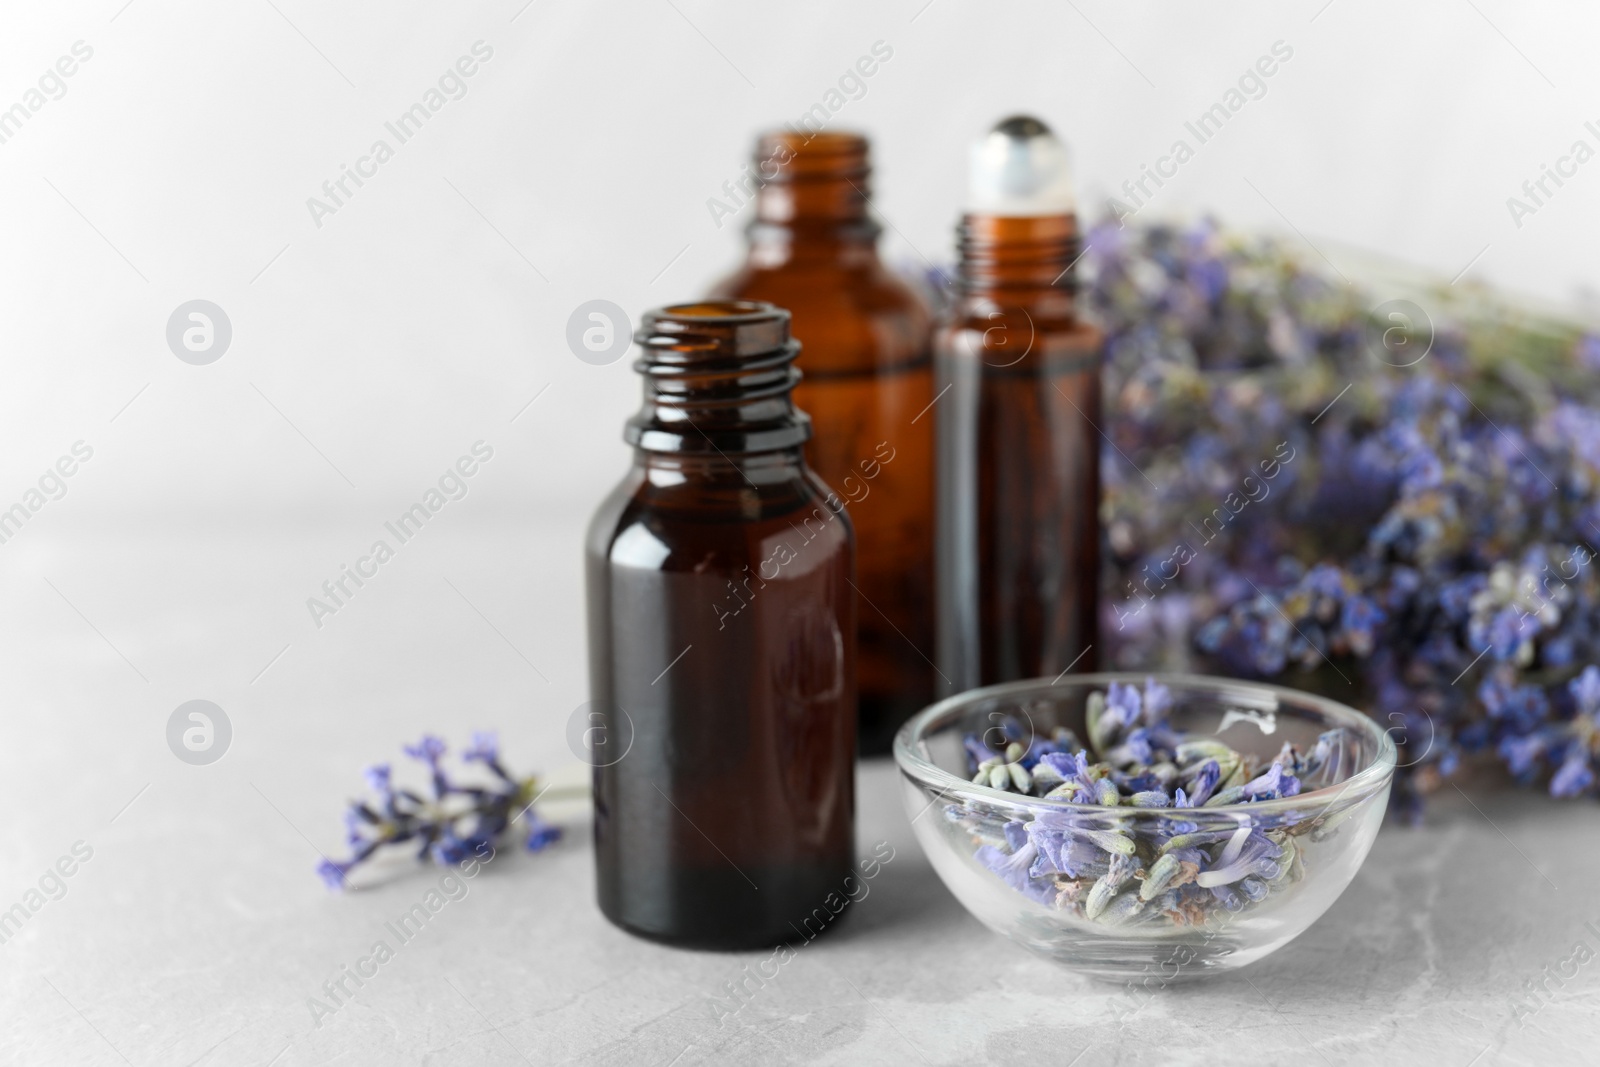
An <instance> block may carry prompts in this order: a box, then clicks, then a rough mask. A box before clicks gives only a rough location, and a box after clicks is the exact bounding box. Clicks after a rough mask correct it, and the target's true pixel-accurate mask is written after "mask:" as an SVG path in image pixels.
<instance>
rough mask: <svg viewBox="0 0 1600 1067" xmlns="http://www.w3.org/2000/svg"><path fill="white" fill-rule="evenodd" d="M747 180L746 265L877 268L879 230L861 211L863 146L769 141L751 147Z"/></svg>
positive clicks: (794, 136)
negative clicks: (751, 188) (750, 189)
mask: <svg viewBox="0 0 1600 1067" xmlns="http://www.w3.org/2000/svg"><path fill="white" fill-rule="evenodd" d="M754 175H755V178H754V182H755V185H756V191H755V218H754V220H753V221H752V222H751V223H750V225H749V227H748V228H747V229H746V233H747V235H748V236H749V239H750V258H751V261H752V263H753V264H755V265H756V266H774V265H777V264H780V263H787V262H790V261H794V260H819V261H832V262H843V263H846V264H866V263H873V262H876V261H877V258H878V252H877V241H878V234H879V233H880V231H881V227H879V226H878V224H877V223H876V222H874V221H873V219H872V216H871V214H870V212H869V210H868V208H869V205H870V197H871V195H872V192H871V189H872V186H871V182H872V168H871V167H870V165H869V164H868V162H867V142H866V140H865V139H864V138H861V137H858V136H855V135H853V134H828V133H820V134H813V135H806V134H799V133H781V134H769V135H767V136H766V137H764V138H762V140H761V142H760V144H759V145H758V146H757V150H756V160H755V167H754Z"/></svg>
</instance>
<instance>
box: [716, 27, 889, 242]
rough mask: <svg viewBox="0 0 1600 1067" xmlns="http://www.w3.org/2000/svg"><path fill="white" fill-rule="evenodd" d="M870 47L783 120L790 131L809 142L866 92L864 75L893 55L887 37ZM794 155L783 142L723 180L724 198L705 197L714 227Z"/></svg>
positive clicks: (735, 213)
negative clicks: (794, 118)
mask: <svg viewBox="0 0 1600 1067" xmlns="http://www.w3.org/2000/svg"><path fill="white" fill-rule="evenodd" d="M869 51H870V54H868V55H864V56H861V57H860V58H858V59H857V60H856V61H855V63H854V64H853V65H851V66H849V67H846V68H845V70H844V73H843V74H841V75H839V80H838V82H837V83H836V84H835V85H834V86H830V87H829V88H828V90H827V91H826V92H824V93H823V94H822V99H821V100H819V101H817V102H816V103H815V104H812V105H811V106H810V107H809V108H807V109H806V111H805V113H804V114H802V115H801V116H800V118H799V120H798V121H796V122H789V123H785V125H786V126H787V127H788V129H789V131H790V132H791V133H794V134H798V135H799V136H801V137H803V138H804V139H805V140H806V142H807V143H809V142H810V141H811V139H812V138H813V137H815V136H816V135H817V134H819V133H821V132H822V131H823V130H824V129H826V128H827V125H828V123H829V122H831V121H832V120H833V116H835V115H837V114H838V113H839V112H840V111H841V110H843V109H844V106H845V104H847V103H849V102H850V101H851V100H860V99H861V98H862V97H864V96H866V95H867V79H868V78H871V77H872V76H873V75H874V74H876V73H878V70H879V68H880V67H881V66H882V65H883V64H885V63H887V62H889V60H891V59H893V58H894V48H893V47H892V46H890V45H889V43H888V42H886V41H881V40H880V41H873V42H872V48H871V49H870V50H869ZM793 159H794V150H793V149H791V148H790V147H789V146H788V145H786V144H780V145H778V146H777V147H776V148H774V149H773V150H772V152H771V153H769V154H768V155H767V157H766V158H765V159H762V160H758V161H757V162H756V164H755V170H754V171H752V170H751V169H750V167H751V164H749V163H746V164H745V165H744V167H743V169H742V170H741V171H740V173H739V175H738V177H735V178H730V179H728V180H727V181H725V182H723V183H722V192H723V195H725V196H726V197H727V200H720V199H718V198H717V197H714V196H710V197H707V198H706V210H707V211H708V212H710V213H711V221H712V222H713V223H715V224H716V227H717V229H719V230H720V229H722V221H723V220H724V219H726V218H728V217H730V216H733V215H737V214H738V213H739V212H740V210H742V209H743V208H744V207H745V205H747V204H749V203H750V201H751V200H753V199H754V198H755V194H756V190H757V189H759V188H761V187H762V186H763V185H765V184H767V183H768V182H770V181H772V180H773V179H774V178H776V177H777V176H778V173H779V172H780V171H781V170H782V169H783V168H784V167H786V166H788V164H789V163H790V161H791V160H793Z"/></svg>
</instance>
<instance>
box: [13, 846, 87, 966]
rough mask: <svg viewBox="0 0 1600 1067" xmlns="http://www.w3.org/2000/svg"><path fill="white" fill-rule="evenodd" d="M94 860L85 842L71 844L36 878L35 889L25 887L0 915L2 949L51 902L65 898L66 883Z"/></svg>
mask: <svg viewBox="0 0 1600 1067" xmlns="http://www.w3.org/2000/svg"><path fill="white" fill-rule="evenodd" d="M93 858H94V849H93V848H92V847H90V845H89V843H88V842H86V841H74V842H73V843H72V847H71V848H70V849H69V850H68V854H64V855H62V856H60V857H59V858H57V859H56V861H55V863H53V864H51V865H50V866H49V867H46V868H45V871H44V873H43V874H41V875H40V876H39V882H38V886H37V887H34V886H29V887H28V889H27V890H26V891H25V892H24V893H23V894H22V899H21V900H19V901H17V902H16V903H15V904H13V905H11V907H9V908H7V909H6V910H4V911H0V945H4V944H6V943H7V942H9V941H10V940H11V939H12V938H14V937H16V936H17V934H18V933H20V932H21V930H22V928H23V926H24V925H26V924H27V922H28V921H29V920H30V919H32V918H33V917H34V916H35V915H37V914H38V913H39V911H40V910H41V909H42V908H43V907H44V906H45V905H46V904H48V903H50V902H51V901H56V900H60V899H61V898H62V897H64V896H66V895H67V879H68V878H71V877H72V876H73V875H75V874H77V873H78V868H79V867H80V866H81V865H82V864H85V863H88V862H89V861H90V860H91V859H93Z"/></svg>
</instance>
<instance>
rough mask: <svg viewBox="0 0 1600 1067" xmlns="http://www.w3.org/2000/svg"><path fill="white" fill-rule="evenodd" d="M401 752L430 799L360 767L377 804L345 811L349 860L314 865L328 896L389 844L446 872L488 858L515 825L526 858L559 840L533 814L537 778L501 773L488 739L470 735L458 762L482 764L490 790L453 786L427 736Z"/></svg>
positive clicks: (382, 771)
mask: <svg viewBox="0 0 1600 1067" xmlns="http://www.w3.org/2000/svg"><path fill="white" fill-rule="evenodd" d="M402 751H404V752H405V754H406V755H407V756H410V757H411V758H412V759H415V760H417V761H419V762H421V763H423V764H424V765H425V766H426V767H427V769H428V774H429V778H430V780H431V782H432V784H433V797H432V799H427V798H424V797H422V796H420V795H418V794H417V793H415V792H412V791H411V790H409V789H403V788H396V787H395V784H394V775H393V770H392V768H391V767H390V766H389V765H388V764H386V763H380V764H374V765H373V766H370V767H368V768H366V770H365V771H363V777H364V778H365V779H366V782H367V786H368V787H369V788H370V789H371V790H372V791H373V792H374V793H376V794H377V795H378V803H377V805H376V806H374V805H370V804H367V803H365V802H363V801H354V802H352V803H351V805H350V807H349V809H348V810H347V811H346V812H345V817H344V822H345V830H346V837H347V841H348V844H349V846H350V848H351V850H352V851H351V856H350V858H349V859H347V860H343V861H335V860H332V859H328V858H324V859H323V860H322V862H321V863H319V864H318V865H317V874H318V876H320V877H321V878H322V880H323V882H324V883H326V884H327V885H328V887H329V888H330V889H339V888H343V887H344V886H345V885H346V884H347V881H348V876H349V874H350V872H351V870H353V869H354V868H355V867H356V866H358V865H359V864H361V863H362V862H364V861H365V860H367V859H368V858H370V857H371V856H372V855H374V854H375V853H376V852H377V851H378V850H379V849H380V848H383V847H385V846H389V845H399V844H412V845H415V847H416V848H417V856H418V858H419V859H432V860H433V862H435V863H437V864H439V865H441V866H449V865H453V864H459V863H461V862H463V861H465V860H467V859H469V858H471V857H473V856H482V855H487V854H491V853H490V849H492V848H493V846H494V843H495V841H496V840H497V839H498V838H499V836H500V835H501V834H503V833H505V832H506V830H507V829H508V828H509V827H510V825H511V823H512V822H514V821H516V820H518V819H521V820H523V821H524V822H525V824H526V826H527V829H528V834H527V838H526V845H527V848H528V850H529V851H532V852H537V851H539V850H541V849H543V848H545V847H547V846H548V845H549V844H550V843H551V842H553V841H555V840H556V839H557V838H559V837H560V834H561V831H560V829H559V828H558V827H555V826H552V825H550V824H548V823H546V822H544V821H543V820H542V819H540V818H539V816H538V815H537V814H536V813H535V812H534V810H533V799H534V797H536V796H540V795H543V794H541V793H540V792H539V789H538V783H537V781H536V779H534V778H526V779H516V778H513V777H511V776H510V775H509V774H507V773H506V771H505V768H504V767H503V766H502V765H501V763H500V753H499V746H498V744H497V743H496V741H495V736H494V735H493V734H490V733H476V734H474V735H473V737H472V743H471V745H470V746H469V747H468V749H467V751H466V752H465V753H464V754H463V757H462V758H463V761H464V762H467V763H482V764H484V765H485V766H487V767H488V768H489V769H490V770H491V771H492V772H493V774H494V781H493V782H492V783H491V784H489V785H474V784H460V783H457V782H456V781H454V780H452V779H451V777H450V776H449V774H448V773H447V772H446V771H445V769H444V767H443V765H442V762H443V759H444V756H445V754H446V752H447V748H446V746H445V743H444V741H443V740H441V739H440V738H438V737H434V736H432V735H431V734H425V735H424V736H423V737H422V739H421V740H420V741H419V742H417V743H416V744H414V745H406V746H404V747H403V749H402Z"/></svg>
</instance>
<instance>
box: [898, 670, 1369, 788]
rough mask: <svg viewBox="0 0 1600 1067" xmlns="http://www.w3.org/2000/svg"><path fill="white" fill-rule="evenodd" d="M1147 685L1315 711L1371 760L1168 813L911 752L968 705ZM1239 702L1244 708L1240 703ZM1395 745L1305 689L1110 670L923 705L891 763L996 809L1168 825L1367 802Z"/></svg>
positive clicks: (1363, 719)
mask: <svg viewBox="0 0 1600 1067" xmlns="http://www.w3.org/2000/svg"><path fill="white" fill-rule="evenodd" d="M1147 678H1153V679H1155V680H1156V681H1157V682H1159V683H1160V684H1162V685H1165V686H1166V687H1167V688H1169V689H1171V690H1172V691H1173V695H1174V696H1175V697H1178V698H1180V699H1181V694H1183V693H1185V692H1188V693H1194V692H1196V691H1197V690H1198V691H1204V693H1205V695H1207V696H1213V697H1218V698H1220V699H1223V700H1226V699H1228V698H1229V696H1230V695H1232V694H1241V695H1243V696H1244V701H1249V700H1254V701H1257V702H1260V701H1262V700H1263V699H1264V698H1267V697H1271V698H1273V699H1275V700H1276V701H1277V702H1279V703H1289V704H1295V705H1299V706H1301V707H1304V708H1307V709H1308V710H1311V711H1314V712H1316V713H1318V714H1320V715H1323V716H1325V717H1326V718H1327V719H1329V720H1330V721H1331V722H1332V724H1333V725H1336V726H1343V727H1345V728H1346V729H1348V730H1351V731H1352V732H1354V733H1356V734H1357V735H1365V736H1366V737H1367V738H1368V739H1370V740H1371V741H1372V742H1373V743H1374V744H1376V746H1377V755H1376V756H1374V757H1373V760H1372V762H1371V763H1370V764H1368V765H1367V766H1365V767H1363V768H1362V769H1361V770H1359V771H1357V772H1356V773H1355V774H1352V775H1351V776H1350V777H1349V778H1346V779H1345V780H1344V781H1342V782H1340V783H1338V784H1337V785H1330V786H1325V787H1324V788H1322V789H1314V790H1312V791H1310V792H1308V793H1297V794H1295V795H1294V796H1292V797H1282V798H1280V799H1278V800H1253V801H1250V802H1249V803H1244V804H1218V805H1216V806H1214V807H1201V808H1195V809H1188V808H1184V809H1173V808H1135V807H1131V806H1128V805H1117V806H1115V807H1112V806H1107V805H1103V804H1080V803H1074V802H1073V801H1070V800H1066V799H1064V798H1056V799H1046V798H1044V797H1030V796H1023V795H1022V794H1020V793H1012V792H1008V791H1006V790H1002V789H994V788H991V787H990V786H986V785H979V784H977V783H976V782H973V781H971V780H970V779H967V778H962V777H959V776H957V775H954V774H951V773H950V772H949V771H947V770H945V769H944V768H942V767H939V766H937V765H935V764H933V763H931V762H929V761H928V760H926V759H924V758H923V757H922V756H921V755H920V754H919V753H918V752H917V751H916V748H915V747H914V746H915V745H917V744H918V743H919V742H921V741H922V740H923V739H924V738H925V737H926V735H927V733H928V728H929V726H930V724H932V723H933V722H935V721H936V720H938V719H941V718H943V717H944V716H946V715H947V714H949V713H950V712H951V711H953V710H955V709H957V708H960V707H962V706H964V705H967V704H972V703H976V702H977V701H980V700H988V699H991V698H994V697H1006V696H1014V695H1019V694H1024V693H1036V692H1041V691H1047V690H1049V689H1051V688H1052V687H1054V686H1058V685H1067V684H1070V685H1072V686H1074V687H1087V688H1091V689H1092V688H1099V689H1106V688H1109V687H1110V685H1111V683H1112V682H1119V683H1121V684H1123V685H1138V686H1141V687H1142V686H1143V685H1144V682H1145V680H1146V679H1147ZM1244 701H1242V702H1244ZM1397 758H1398V757H1397V754H1396V750H1395V745H1394V740H1393V739H1392V738H1391V737H1390V736H1389V733H1388V731H1387V730H1382V729H1379V727H1378V724H1377V723H1376V722H1375V721H1374V720H1373V719H1372V718H1370V717H1369V716H1367V715H1366V714H1365V713H1363V712H1360V711H1357V710H1356V709H1355V708H1352V707H1349V706H1348V705H1345V704H1341V703H1339V702H1338V701H1336V700H1329V699H1328V698H1327V697H1322V696H1318V695H1316V694H1315V693H1308V692H1306V691H1305V690H1303V689H1291V688H1289V687H1288V686H1282V685H1269V684H1267V683H1265V682H1250V681H1243V680H1241V679H1238V678H1219V677H1216V676H1214V675H1209V674H1165V673H1161V672H1159V671H1111V672H1104V673H1095V674H1073V675H1068V676H1067V677H1066V678H1065V679H1057V680H1055V681H1051V680H1050V679H1048V678H1025V679H1022V680H1021V681H1016V682H1002V683H1001V684H999V685H989V686H984V687H982V688H980V689H969V690H967V691H965V692H962V693H957V694H956V695H955V696H951V697H946V698H945V699H943V700H941V701H939V702H938V703H936V704H932V705H929V706H928V707H926V708H923V709H922V710H921V711H919V712H917V713H916V714H915V715H913V716H912V717H911V718H910V719H909V720H907V722H906V724H905V725H904V726H902V727H900V729H899V731H898V732H897V733H896V734H895V737H894V761H895V763H897V764H898V765H899V767H900V770H901V771H902V772H904V773H905V774H907V775H909V776H910V777H912V778H915V779H916V780H917V781H919V782H921V783H922V784H923V785H926V786H932V787H934V788H936V789H938V790H939V791H940V792H946V793H957V792H959V793H965V794H968V795H975V796H981V797H985V798H990V799H993V800H994V801H997V802H1002V803H1006V804H1010V805H1013V806H1025V807H1029V808H1042V809H1050V808H1060V809H1063V810H1068V811H1075V812H1080V813H1087V812H1102V813H1105V814H1108V815H1109V814H1113V813H1114V814H1116V815H1119V816H1123V817H1129V816H1131V817H1134V818H1154V819H1170V818H1172V817H1173V813H1174V811H1175V810H1182V811H1184V812H1189V811H1191V810H1192V811H1194V812H1196V813H1198V812H1204V813H1206V814H1207V815H1210V814H1213V813H1216V814H1238V815H1249V814H1258V815H1259V814H1264V813H1266V812H1273V811H1285V810H1291V809H1296V808H1302V807H1306V806H1307V805H1314V804H1316V803H1318V802H1325V803H1326V804H1327V805H1328V806H1329V807H1332V805H1333V804H1334V802H1336V801H1337V800H1338V799H1339V798H1340V797H1341V796H1344V795H1345V794H1347V793H1353V795H1354V797H1355V798H1356V799H1359V798H1362V797H1365V796H1368V795H1369V794H1370V793H1371V791H1372V790H1375V789H1378V788H1381V787H1382V786H1384V785H1386V784H1387V783H1388V781H1389V780H1390V779H1391V778H1393V776H1394V771H1395V763H1396V761H1397Z"/></svg>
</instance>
